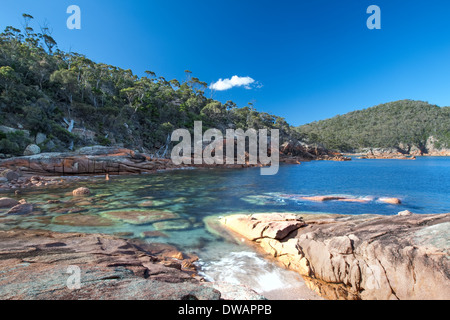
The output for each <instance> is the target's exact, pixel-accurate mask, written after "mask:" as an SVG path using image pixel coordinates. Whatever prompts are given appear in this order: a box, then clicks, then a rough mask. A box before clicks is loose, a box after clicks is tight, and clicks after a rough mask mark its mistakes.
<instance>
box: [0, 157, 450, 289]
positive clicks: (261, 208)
mask: <svg viewBox="0 0 450 320" xmlns="http://www.w3.org/2000/svg"><path fill="white" fill-rule="evenodd" d="M79 186H88V187H89V188H90V189H91V191H93V195H92V196H90V197H87V198H82V199H74V198H73V197H72V195H71V191H72V190H73V189H75V188H76V187H79ZM315 195H342V196H348V197H352V198H360V199H366V200H369V201H368V202H366V203H352V202H338V201H327V202H323V203H318V202H311V201H306V200H301V199H300V198H299V197H300V196H315ZM0 196H11V194H9V195H8V194H0ZM382 197H395V198H400V199H401V200H402V204H401V205H389V204H386V203H382V202H380V201H379V200H378V199H379V198H382ZM21 198H25V199H26V200H27V201H28V202H29V203H34V204H36V206H37V208H38V210H40V211H41V215H40V216H6V215H5V210H4V211H3V212H2V211H0V228H1V229H8V228H14V227H22V228H36V229H49V230H54V231H61V232H69V231H70V232H88V233H97V232H99V233H106V234H122V236H124V237H129V238H133V237H141V238H142V237H143V235H142V233H143V232H148V231H157V230H158V229H159V230H160V232H162V233H163V234H162V236H159V237H158V236H157V237H154V238H147V239H145V241H154V242H164V243H170V244H173V245H175V246H177V247H178V248H179V249H180V250H182V251H186V252H193V253H196V254H197V255H198V256H199V257H200V261H199V266H200V268H201V271H202V273H203V275H204V276H205V277H206V278H207V279H210V280H219V281H227V282H231V283H241V284H246V285H248V286H250V287H252V288H253V289H255V290H256V291H258V292H260V293H264V292H267V291H271V290H277V289H281V288H287V287H289V286H292V287H295V286H298V285H301V283H300V282H299V278H298V276H297V275H296V274H294V273H292V272H289V271H286V270H283V269H281V268H279V267H278V266H276V265H275V264H273V263H272V262H269V261H267V260H265V259H264V258H263V257H261V256H260V255H259V254H256V253H255V252H253V251H252V250H251V249H249V248H248V247H247V246H245V245H243V244H242V243H240V242H239V241H237V240H235V239H230V238H227V237H223V236H222V235H221V234H219V233H217V232H215V231H214V222H215V221H217V217H219V216H223V215H227V214H231V213H256V212H298V213H341V214H366V213H374V214H383V215H392V214H397V213H398V212H399V211H402V210H410V211H412V212H414V213H421V214H425V213H444V212H450V158H443V157H441V158H438V157H436V158H434V157H433V158H431V157H430V158H428V157H427V158H419V159H417V160H415V161H406V160H403V161H402V160H358V159H354V160H353V161H351V162H329V161H313V162H308V163H303V164H302V165H282V166H281V167H280V171H279V173H278V174H277V175H275V176H261V175H260V170H259V169H258V168H251V169H238V170H230V169H201V170H176V171H170V172H160V173H157V174H151V175H150V174H149V175H141V176H128V177H112V179H111V180H110V181H105V180H104V179H103V178H97V179H93V180H91V181H89V182H87V181H84V182H78V183H76V184H74V185H71V186H70V188H59V189H54V188H53V189H47V190H46V189H39V190H33V191H25V192H23V193H22V194H21ZM55 199H59V200H61V201H62V203H60V204H48V203H47V201H48V200H55ZM0 210H2V209H0ZM69 210H72V211H74V210H75V211H77V210H78V211H79V213H78V214H80V215H81V216H94V217H99V216H103V214H104V212H107V211H110V210H160V211H161V210H164V211H165V212H170V213H173V214H175V215H176V216H177V219H175V220H171V222H170V225H169V226H162V227H161V226H159V227H158V226H157V224H152V223H147V224H140V225H136V224H131V223H127V222H124V221H116V222H115V223H114V224H113V225H110V226H89V225H88V226H69V225H58V224H55V223H53V222H54V221H55V220H54V219H55V218H56V217H58V216H64V215H67V214H68V213H67V211H69ZM52 219H53V220H52ZM206 221H209V222H208V223H207V222H206ZM161 228H162V230H161ZM166 228H169V229H166Z"/></svg>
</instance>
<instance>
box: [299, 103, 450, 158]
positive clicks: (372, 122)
mask: <svg viewBox="0 0 450 320" xmlns="http://www.w3.org/2000/svg"><path fill="white" fill-rule="evenodd" d="M296 130H297V131H298V132H299V133H300V134H301V135H302V136H303V137H304V138H305V139H306V140H307V141H308V142H310V143H319V144H322V145H323V146H325V147H326V148H329V149H334V150H338V151H341V152H354V151H358V150H362V149H364V148H396V149H398V150H399V151H401V152H405V153H408V152H409V151H410V149H412V148H417V149H419V150H420V151H421V152H423V153H427V151H428V150H427V149H429V148H435V149H442V148H449V147H450V107H438V106H436V105H431V104H429V103H427V102H423V101H413V100H401V101H395V102H390V103H386V104H381V105H378V106H375V107H372V108H368V109H364V110H358V111H353V112H350V113H347V114H345V115H338V116H336V117H333V118H331V119H327V120H322V121H316V122H312V123H310V124H306V125H303V126H300V127H297V128H296Z"/></svg>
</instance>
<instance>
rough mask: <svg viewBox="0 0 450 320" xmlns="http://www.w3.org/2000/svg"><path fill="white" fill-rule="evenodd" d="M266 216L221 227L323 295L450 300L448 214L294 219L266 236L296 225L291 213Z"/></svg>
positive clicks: (231, 221)
mask: <svg viewBox="0 0 450 320" xmlns="http://www.w3.org/2000/svg"><path fill="white" fill-rule="evenodd" d="M270 217H271V215H270V214H261V215H257V214H253V215H235V216H229V217H225V218H223V219H221V222H222V224H223V225H224V226H225V227H226V228H228V229H230V230H232V231H233V232H237V233H238V234H239V235H241V236H244V237H246V238H247V239H250V240H253V241H254V243H255V244H256V245H257V246H258V247H259V248H261V249H262V250H263V251H265V252H266V253H269V254H270V255H272V256H273V257H275V258H276V259H278V260H279V261H280V262H281V263H282V264H283V265H284V266H285V267H286V268H289V269H292V270H295V271H297V272H298V273H300V274H301V275H302V276H303V277H304V279H305V280H306V282H307V283H308V285H309V286H310V287H311V288H312V289H314V290H316V291H317V292H318V293H319V294H321V295H322V296H323V297H325V298H329V299H367V300H370V299H382V300H384V299H386V300H388V299H400V300H406V299H445V300H448V299H450V263H449V257H450V233H449V230H450V229H449V228H450V213H448V214H435V215H417V214H412V215H408V216H398V215H397V216H379V215H354V216H351V215H298V217H299V218H300V217H303V218H304V220H302V221H305V222H302V225H301V226H299V227H298V225H295V228H294V230H293V231H291V232H281V233H277V232H275V231H273V230H272V231H271V232H270V233H269V232H267V233H264V232H265V231H266V230H271V229H276V228H277V227H279V228H280V231H283V230H284V229H285V228H286V226H287V225H289V224H291V223H293V222H294V221H295V220H293V218H292V215H290V214H288V215H286V216H285V220H283V215H280V214H276V215H273V219H271V218H270ZM299 218H298V219H299ZM283 221H285V223H282V222H283ZM282 235H285V237H284V238H283V237H281V236H282Z"/></svg>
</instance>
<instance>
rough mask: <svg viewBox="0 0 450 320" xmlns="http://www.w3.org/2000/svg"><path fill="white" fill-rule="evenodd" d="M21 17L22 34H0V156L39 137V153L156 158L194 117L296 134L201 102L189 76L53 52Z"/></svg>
mask: <svg viewBox="0 0 450 320" xmlns="http://www.w3.org/2000/svg"><path fill="white" fill-rule="evenodd" d="M23 18H24V22H23V28H22V30H20V29H17V28H14V27H7V28H6V29H5V31H4V32H3V33H2V34H0V126H3V127H2V128H3V130H2V131H0V153H4V154H14V155H21V154H23V151H24V149H25V148H26V146H27V145H28V144H30V143H34V142H35V140H36V137H37V136H38V137H39V138H38V140H39V141H37V143H38V144H39V147H40V148H41V150H42V151H43V152H44V151H63V150H67V149H73V148H77V147H79V146H85V145H93V144H102V145H123V146H125V147H129V148H133V149H137V150H141V151H145V152H151V153H155V154H156V155H159V156H160V155H161V154H158V151H159V150H165V149H166V148H165V146H166V144H167V143H168V141H169V135H170V134H171V133H172V131H173V130H174V129H178V128H189V129H190V128H193V124H194V121H196V120H201V121H203V128H204V130H206V129H208V127H211V128H218V129H221V130H224V129H226V128H242V129H247V128H255V129H259V128H278V129H280V136H281V137H282V139H283V140H286V139H290V138H294V139H295V138H296V136H298V133H297V132H296V131H294V130H291V127H290V126H289V125H288V123H287V122H286V121H285V120H284V119H283V118H280V117H277V116H274V115H271V114H267V113H263V112H258V111H256V110H255V109H254V107H253V105H252V104H249V105H247V106H244V107H240V108H239V107H238V106H237V105H236V104H235V103H233V102H232V101H228V102H227V103H225V104H223V103H221V102H219V101H216V100H213V99H210V98H208V97H206V96H205V90H206V88H207V84H206V83H205V82H202V81H200V80H199V79H198V78H195V77H193V75H192V72H191V71H188V70H186V72H185V73H186V78H185V79H183V80H176V79H173V80H170V81H168V80H166V79H164V78H163V77H157V76H156V75H155V73H154V72H151V71H146V72H145V74H146V76H144V77H138V76H136V75H135V74H133V72H132V71H131V70H123V69H121V68H119V67H116V66H111V65H107V64H103V63H97V62H94V61H92V60H89V58H87V57H86V56H84V55H82V54H78V53H73V52H69V53H68V52H63V51H61V50H59V49H58V46H57V43H56V41H55V40H54V39H53V38H52V36H51V33H50V31H49V28H45V27H44V28H40V30H39V32H37V31H35V30H34V29H33V17H32V16H30V15H27V14H24V15H23ZM5 127H6V129H5ZM9 128H14V129H21V130H13V131H11V130H10V129H9Z"/></svg>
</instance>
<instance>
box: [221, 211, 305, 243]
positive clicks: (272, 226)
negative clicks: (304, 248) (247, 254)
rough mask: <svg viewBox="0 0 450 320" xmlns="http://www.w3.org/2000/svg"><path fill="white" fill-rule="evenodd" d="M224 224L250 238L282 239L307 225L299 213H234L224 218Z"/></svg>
mask: <svg viewBox="0 0 450 320" xmlns="http://www.w3.org/2000/svg"><path fill="white" fill-rule="evenodd" d="M222 222H223V224H225V225H226V226H227V227H228V228H230V229H232V230H233V231H235V232H237V233H239V234H241V235H243V236H244V237H246V238H247V239H249V240H252V241H253V240H257V239H261V238H272V239H278V240H281V239H283V238H285V237H286V236H287V235H288V234H289V233H291V232H292V231H294V230H297V229H298V228H300V227H302V226H304V225H305V223H304V222H303V220H302V218H301V217H300V216H298V215H288V214H277V213H273V214H255V215H251V216H247V215H234V216H230V217H226V218H223V219H222Z"/></svg>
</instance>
